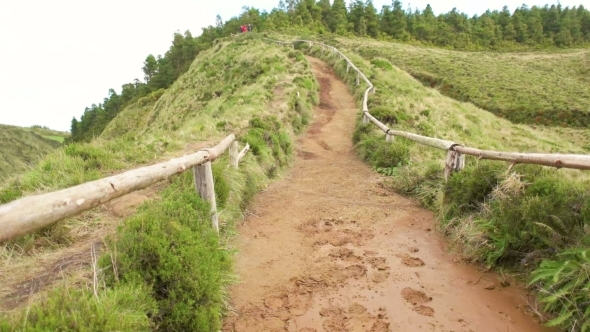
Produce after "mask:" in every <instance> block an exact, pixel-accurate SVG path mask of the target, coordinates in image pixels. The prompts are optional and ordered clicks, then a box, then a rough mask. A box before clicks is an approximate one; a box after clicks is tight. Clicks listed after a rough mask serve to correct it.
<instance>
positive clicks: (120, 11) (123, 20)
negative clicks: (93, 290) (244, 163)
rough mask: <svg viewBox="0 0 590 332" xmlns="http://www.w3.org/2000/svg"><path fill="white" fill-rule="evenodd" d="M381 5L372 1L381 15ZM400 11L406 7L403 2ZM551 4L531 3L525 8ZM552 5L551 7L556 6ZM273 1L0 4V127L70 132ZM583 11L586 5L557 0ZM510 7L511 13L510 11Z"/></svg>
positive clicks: (491, 0) (456, 3)
mask: <svg viewBox="0 0 590 332" xmlns="http://www.w3.org/2000/svg"><path fill="white" fill-rule="evenodd" d="M509 2H513V1H508V0H488V1H473V0H444V1H443V0H431V1H428V0H412V1H411V2H410V3H411V6H412V7H418V8H424V7H425V6H426V4H427V3H430V4H431V6H432V7H433V9H434V12H435V14H438V13H441V12H447V11H450V10H451V9H452V8H453V7H457V9H458V10H460V11H462V12H465V13H467V14H469V15H473V14H476V13H477V14H480V13H483V12H484V11H485V10H486V9H488V8H490V9H492V10H493V9H501V8H502V6H503V5H504V4H506V3H509ZM390 3H391V1H387V0H374V4H375V6H376V7H377V8H378V9H379V8H381V6H382V5H384V4H390ZM403 3H404V8H405V7H407V5H408V1H404V2H403ZM546 3H553V2H548V1H540V0H529V1H526V4H527V5H529V6H532V5H545V4H546ZM555 3H556V2H555ZM277 4H278V0H237V1H236V0H233V1H230V0H208V1H205V0H167V1H157V2H156V1H146V0H143V1H139V0H100V1H96V0H85V1H80V0H52V1H48V0H2V2H1V4H0V65H1V66H2V68H1V69H0V123H3V124H12V125H19V126H31V125H34V124H39V125H45V126H48V127H50V128H54V129H59V130H69V127H70V123H71V119H72V117H73V116H76V118H78V119H79V118H80V116H81V115H82V113H83V111H84V108H85V107H87V106H90V105H92V104H93V103H96V104H98V103H99V102H101V101H102V100H103V98H105V97H106V96H107V93H108V89H109V88H114V89H115V91H117V92H120V91H121V85H122V84H124V83H128V82H131V81H132V80H133V79H135V78H138V79H142V78H143V73H142V71H141V67H142V66H143V60H144V59H145V57H146V56H147V55H148V54H150V53H152V54H154V55H157V54H163V53H164V52H166V50H167V49H168V47H169V46H170V44H171V42H172V35H173V33H174V32H175V31H176V30H179V31H180V32H184V31H185V30H187V29H188V30H190V31H191V33H193V35H194V36H196V35H198V34H200V32H201V28H202V27H205V26H209V25H213V24H214V23H215V16H216V15H217V14H220V15H221V17H222V18H223V19H224V20H225V19H229V18H231V17H232V16H236V15H238V14H239V13H240V12H241V8H242V6H245V5H247V6H251V7H255V8H259V9H261V10H262V9H266V10H268V11H270V10H271V9H272V8H273V7H275V6H276V5H277ZM561 4H562V5H563V6H564V7H565V6H573V5H580V4H583V5H585V6H586V7H590V0H562V1H561ZM515 7H516V5H511V6H509V8H510V10H511V11H512V10H514V8H515Z"/></svg>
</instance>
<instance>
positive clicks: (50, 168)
mask: <svg viewBox="0 0 590 332" xmlns="http://www.w3.org/2000/svg"><path fill="white" fill-rule="evenodd" d="M317 89H318V85H317V83H316V81H315V79H314V78H313V75H312V73H311V71H310V66H309V64H308V63H307V61H305V58H304V57H303V56H302V54H301V52H298V51H293V50H286V49H278V48H276V47H274V46H269V45H267V44H265V43H263V42H261V41H260V40H259V38H258V37H257V36H256V35H255V34H249V35H248V36H240V37H238V38H237V39H236V41H231V40H230V39H225V40H221V41H219V42H218V43H217V44H216V45H215V46H214V47H213V48H211V49H210V50H207V51H205V52H202V53H201V54H200V55H199V56H198V57H197V59H196V60H195V61H194V63H193V64H192V66H191V68H190V69H189V71H188V72H187V73H186V74H184V75H183V76H182V77H180V78H179V80H178V81H177V82H176V83H175V84H174V85H173V86H172V87H171V88H170V89H168V90H166V91H160V92H158V95H157V96H156V95H154V96H147V97H146V98H144V99H142V100H139V101H138V102H137V103H136V104H134V105H131V106H129V107H128V108H127V109H125V110H123V111H122V112H121V113H120V114H119V115H118V116H117V117H116V118H115V119H114V120H113V121H112V122H111V123H110V124H109V126H108V127H107V128H106V130H105V131H104V133H103V135H102V137H99V138H98V139H96V140H94V141H92V142H90V143H80V144H78V143H76V144H71V145H68V146H67V147H65V148H62V149H59V150H57V151H56V152H55V153H52V154H50V155H48V156H46V157H45V158H44V159H43V160H42V161H41V162H40V163H39V164H38V166H37V167H36V168H34V169H33V170H32V171H29V172H27V173H25V174H23V175H21V176H20V177H18V178H15V179H13V180H12V181H11V182H10V183H9V185H8V186H5V187H3V188H1V189H0V199H2V200H3V202H8V201H12V200H14V199H17V198H18V197H21V196H23V195H28V194H31V193H35V192H45V191H51V190H55V189H59V188H64V187H68V186H71V185H75V184H78V183H82V182H85V181H89V180H92V179H96V178H100V177H103V176H105V175H108V174H112V173H114V172H117V171H122V170H125V169H129V168H132V167H134V166H136V165H140V164H149V163H153V162H156V161H157V160H161V159H167V158H169V157H171V156H177V155H180V154H184V153H185V152H183V148H185V147H186V146H187V145H188V146H190V144H193V143H196V142H199V141H201V142H206V145H205V146H211V145H212V144H215V142H217V141H218V140H219V139H220V138H222V137H225V136H226V135H227V134H229V133H235V134H236V136H237V138H238V140H239V141H240V145H241V146H243V145H245V144H246V142H248V143H250V144H251V146H252V150H251V152H250V153H249V154H248V155H247V156H246V157H245V158H244V160H243V161H242V163H240V167H239V169H238V170H235V169H232V168H229V167H228V166H227V165H228V160H227V156H226V155H224V156H222V157H221V158H220V159H218V160H216V161H215V162H214V163H213V172H214V176H215V189H216V196H217V204H218V210H219V219H220V226H221V227H220V228H221V231H220V235H219V237H218V236H217V235H216V234H215V233H214V232H213V231H212V228H211V226H210V219H209V213H208V211H209V207H208V204H207V203H205V202H204V201H202V200H201V199H200V198H199V197H198V196H197V195H196V194H195V192H194V185H193V183H192V176H191V175H192V174H190V172H185V173H183V174H182V175H179V176H175V177H173V178H172V179H171V181H170V182H171V183H170V184H169V185H168V186H167V187H166V188H165V189H163V190H162V191H161V192H160V193H159V196H160V198H159V199H156V200H152V201H148V202H145V203H144V204H143V205H142V206H141V207H140V208H139V209H138V212H137V213H136V214H135V215H133V216H131V217H129V218H128V219H126V220H125V221H123V222H121V223H120V226H119V228H118V230H117V232H116V234H112V235H111V236H110V237H109V240H108V241H107V244H108V249H107V250H106V252H105V253H104V255H103V256H102V257H101V259H100V261H99V265H100V267H99V270H100V271H101V272H100V275H99V280H100V282H99V283H100V284H101V285H103V287H99V288H100V289H99V294H98V295H99V297H98V299H96V297H95V296H94V295H93V293H92V290H91V288H80V289H78V288H77V287H76V286H75V285H68V286H67V287H66V286H64V287H65V291H57V292H50V293H48V294H46V295H45V296H42V298H43V299H44V300H41V302H39V303H35V304H33V305H32V306H30V307H28V308H22V309H20V310H16V311H14V312H11V313H9V314H6V315H4V316H3V317H2V318H0V327H3V328H5V329H8V328H7V326H8V327H11V328H12V329H18V330H24V331H36V330H39V329H44V328H45V329H53V328H54V327H55V326H57V325H58V324H65V325H68V326H76V325H71V324H79V323H76V321H77V317H79V315H83V314H84V312H85V311H84V310H86V309H85V308H94V309H93V310H97V311H99V312H101V313H103V312H106V309H109V311H110V312H111V314H110V315H107V314H106V313H105V315H104V316H100V315H98V316H97V317H96V319H97V321H99V322H100V324H102V325H99V324H98V323H95V322H94V320H92V319H90V320H88V321H87V322H85V324H86V325H79V326H82V327H80V329H84V328H95V327H99V329H101V328H106V329H109V328H111V327H112V326H113V325H112V324H113V322H116V320H115V319H116V317H117V316H116V315H115V314H112V313H113V312H125V313H129V315H128V316H125V315H122V316H121V317H120V320H121V322H120V324H121V325H120V326H121V328H122V327H126V328H128V329H131V330H146V329H147V330H162V331H164V330H166V331H168V330H176V331H181V330H182V331H188V330H191V331H196V330H199V331H200V330H203V331H205V330H206V331H209V330H215V331H216V330H219V328H220V324H221V315H222V314H223V312H224V310H225V305H226V290H225V289H226V286H227V284H228V283H229V282H231V280H232V274H231V257H232V251H231V250H230V246H229V242H228V241H229V240H230V239H231V238H232V236H233V235H234V233H235V229H234V224H235V223H236V222H237V221H238V220H240V219H241V218H242V217H243V209H244V208H245V207H246V205H247V203H248V202H249V200H250V199H251V198H252V197H253V196H254V195H255V193H256V192H258V191H259V190H260V189H261V188H263V187H264V186H266V185H267V184H268V182H269V181H270V180H271V179H272V178H274V177H275V176H277V175H278V174H280V172H281V169H282V168H284V167H285V166H287V165H288V164H289V161H290V159H291V156H292V154H293V150H292V143H291V142H292V137H293V134H294V133H296V132H299V131H300V130H301V129H302V128H303V126H304V125H305V123H306V122H307V121H308V119H309V109H310V107H311V105H312V104H314V103H317V102H318V92H317ZM297 92H299V94H300V96H299V97H298V96H297ZM271 106H272V107H271ZM185 151H186V150H185ZM75 220H76V219H75V218H73V221H65V222H60V223H58V224H57V225H55V226H51V227H49V228H46V229H44V230H42V231H40V232H36V233H34V234H31V235H28V236H26V237H24V238H21V239H19V240H16V241H13V242H11V243H8V244H6V245H5V246H4V248H3V249H2V250H3V251H2V250H0V254H2V255H0V258H2V259H8V257H11V258H10V259H12V260H15V259H18V257H15V256H18V255H15V253H16V252H22V253H25V252H24V251H22V248H29V250H28V251H27V252H28V253H31V254H33V255H35V254H36V255H39V253H41V254H42V253H44V252H51V250H53V249H55V248H57V249H59V248H60V247H63V246H66V245H69V244H71V243H74V242H75V241H76V240H77V238H76V237H75V233H76V227H77V225H76V221H75ZM99 220H100V217H99V218H96V221H95V222H97V223H99ZM64 223H65V224H67V225H68V227H67V228H64V227H62V224H64ZM80 227H85V228H92V227H96V226H93V225H92V224H91V222H90V223H86V224H84V225H81V226H80ZM55 233H59V234H61V235H60V239H63V240H62V241H61V242H59V243H57V242H56V241H55V238H56V237H57V236H56V235H55ZM46 238H47V239H48V240H47V241H43V240H44V239H46ZM46 243H51V244H52V245H51V246H47V245H46ZM31 247H32V248H33V249H30V248H31ZM179 281H181V282H179ZM104 285H106V287H105V286H104ZM129 292H131V293H133V292H135V293H137V294H139V295H138V297H139V299H142V298H144V299H147V300H146V301H147V302H146V305H145V306H143V307H137V306H136V305H134V304H133V303H128V302H126V301H119V302H117V299H116V298H115V297H116V296H117V294H122V295H121V296H127V295H126V294H129ZM68 294H75V296H76V297H77V298H78V300H79V301H72V302H71V304H72V306H70V305H69V302H67V301H65V300H64V297H68V296H69V295H68ZM72 296H73V295H72ZM113 308H115V309H113ZM27 310H29V312H30V311H31V310H37V311H39V312H42V313H43V315H38V316H36V318H35V320H29V319H28V318H26V317H27V314H26V312H27ZM70 313H74V314H73V315H72V314H70ZM2 324H4V325H2ZM21 326H22V327H21ZM9 330H10V329H9Z"/></svg>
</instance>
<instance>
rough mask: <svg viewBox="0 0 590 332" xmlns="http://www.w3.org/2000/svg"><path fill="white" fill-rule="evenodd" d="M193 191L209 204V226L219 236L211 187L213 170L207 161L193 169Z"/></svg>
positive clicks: (213, 194)
mask: <svg viewBox="0 0 590 332" xmlns="http://www.w3.org/2000/svg"><path fill="white" fill-rule="evenodd" d="M193 176H194V179H195V189H196V190H197V192H198V193H199V195H200V196H201V198H203V199H204V200H206V201H207V202H209V203H210V204H211V224H212V226H213V228H215V230H216V231H217V233H218V234H219V220H218V219H217V203H216V202H215V188H214V185H213V170H212V169H211V162H210V161H207V162H206V163H203V164H201V165H196V166H194V167H193Z"/></svg>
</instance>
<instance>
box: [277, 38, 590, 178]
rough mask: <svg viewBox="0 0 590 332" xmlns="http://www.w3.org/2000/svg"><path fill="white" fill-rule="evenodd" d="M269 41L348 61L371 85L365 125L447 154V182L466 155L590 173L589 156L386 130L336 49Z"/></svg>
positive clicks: (314, 44)
mask: <svg viewBox="0 0 590 332" xmlns="http://www.w3.org/2000/svg"><path fill="white" fill-rule="evenodd" d="M265 39H266V40H268V41H270V42H272V43H277V44H279V45H283V46H292V47H293V48H294V47H295V43H306V44H308V45H309V47H310V48H312V47H313V46H317V47H321V48H322V54H323V53H324V52H325V51H326V50H328V51H330V52H331V54H332V55H334V56H338V57H339V58H340V59H341V60H344V61H346V72H347V73H348V72H349V70H350V69H351V68H352V69H353V70H354V72H355V73H356V85H359V84H360V79H361V78H362V79H363V80H364V81H365V82H366V83H367V85H368V87H367V89H366V90H365V93H364V97H363V106H362V112H363V123H369V122H372V123H373V124H375V125H376V126H377V127H378V128H379V129H381V130H382V131H383V132H384V133H385V139H386V140H387V141H388V142H389V141H392V140H393V139H394V137H395V136H400V137H404V138H407V139H409V140H411V141H414V142H417V143H420V144H423V145H427V146H430V147H433V148H436V149H440V150H445V151H447V159H446V166H445V180H446V179H447V178H448V176H449V175H450V173H451V172H453V171H460V170H461V169H463V167H464V166H465V155H471V156H476V157H478V158H479V159H490V160H502V161H507V162H510V163H511V167H512V166H513V165H515V164H535V165H542V166H551V167H556V168H572V169H580V170H590V155H579V154H561V153H523V152H500V151H491V150H481V149H477V148H470V147H466V146H464V145H463V144H459V143H455V142H453V141H448V140H443V139H439V138H434V137H427V136H422V135H418V134H414V133H410V132H406V131H400V130H394V129H391V128H389V127H387V126H386V125H385V124H383V123H382V122H381V121H379V120H377V119H376V118H375V117H374V116H372V115H371V113H369V109H368V107H367V101H368V99H369V92H371V91H372V92H373V93H375V86H374V85H373V83H371V81H369V79H368V78H367V77H366V76H365V75H364V74H363V73H362V71H361V70H360V69H359V68H358V67H357V66H355V65H354V63H352V61H350V59H349V58H348V57H347V56H346V55H344V53H342V52H340V51H339V50H338V49H336V48H335V47H333V46H330V45H326V44H323V43H319V42H315V41H311V40H301V39H296V40H293V41H290V42H283V41H279V40H274V39H269V38H265Z"/></svg>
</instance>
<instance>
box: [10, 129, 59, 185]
mask: <svg viewBox="0 0 590 332" xmlns="http://www.w3.org/2000/svg"><path fill="white" fill-rule="evenodd" d="M44 133H45V132H44V131H43V130H40V129H37V128H25V127H17V126H8V125H0V151H1V152H2V153H0V184H1V183H2V182H3V181H6V179H8V178H9V177H10V176H12V175H14V174H18V173H22V172H26V171H27V170H29V169H31V168H32V167H34V166H35V164H36V163H37V162H38V161H39V160H40V159H41V158H42V157H43V156H44V155H46V154H48V153H50V152H51V151H53V150H55V149H56V148H58V147H60V146H61V142H63V138H62V136H57V135H55V139H52V138H50V137H47V136H45V135H43V134H44ZM60 139H61V142H60V141H59V140H60Z"/></svg>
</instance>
